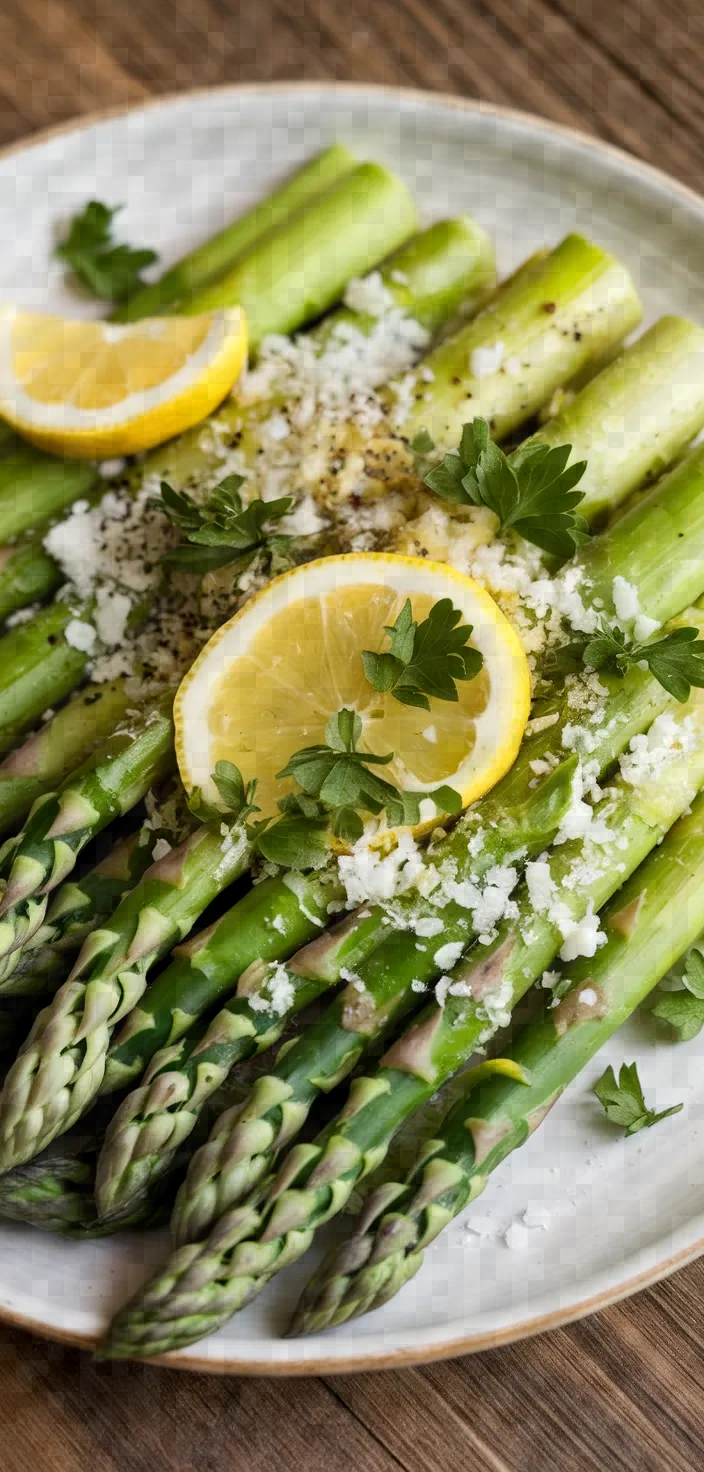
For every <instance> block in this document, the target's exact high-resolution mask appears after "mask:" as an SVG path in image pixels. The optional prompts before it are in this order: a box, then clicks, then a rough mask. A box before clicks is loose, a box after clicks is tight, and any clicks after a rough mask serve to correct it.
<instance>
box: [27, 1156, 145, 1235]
mask: <svg viewBox="0 0 704 1472" xmlns="http://www.w3.org/2000/svg"><path fill="white" fill-rule="evenodd" d="M98 1149H99V1140H95V1141H93V1142H92V1143H91V1142H90V1141H86V1142H85V1143H84V1144H83V1145H82V1147H81V1146H78V1145H77V1146H76V1147H74V1148H71V1146H70V1145H69V1146H68V1147H67V1149H66V1150H65V1151H63V1152H62V1153H61V1154H55V1155H53V1156H50V1157H49V1158H42V1159H40V1160H33V1161H32V1162H31V1163H30V1164H29V1165H22V1166H19V1167H18V1168H17V1170H13V1171H9V1172H8V1173H7V1174H6V1175H4V1176H2V1177H0V1218H4V1219H6V1220H8V1221H15V1222H22V1223H24V1224H25V1225H26V1226H32V1227H36V1228H38V1229H39V1230H40V1231H42V1232H52V1233H54V1234H56V1235H59V1236H61V1237H71V1238H74V1239H76V1240H78V1241H81V1240H86V1239H90V1238H92V1237H105V1236H108V1235H109V1233H110V1232H111V1231H112V1232H114V1231H118V1230H123V1229H125V1228H129V1227H132V1226H136V1225H138V1224H139V1225H148V1224H149V1222H148V1220H147V1219H145V1218H148V1216H149V1215H151V1212H152V1211H153V1207H152V1206H151V1204H150V1207H147V1208H146V1210H141V1211H138V1212H135V1213H134V1215H133V1216H131V1217H129V1218H126V1219H125V1220H124V1221H122V1222H120V1224H119V1227H118V1226H113V1227H111V1228H107V1229H106V1228H105V1227H104V1226H103V1225H101V1224H100V1223H99V1222H98V1220H97V1217H96V1213H95V1203H94V1201H93V1184H94V1180H95V1161H96V1158H97V1153H98Z"/></svg>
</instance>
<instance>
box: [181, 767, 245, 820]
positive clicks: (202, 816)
mask: <svg viewBox="0 0 704 1472" xmlns="http://www.w3.org/2000/svg"><path fill="white" fill-rule="evenodd" d="M213 782H214V784H215V786H216V788H217V790H218V794H219V796H220V798H221V800H222V807H221V808H219V807H215V806H214V805H213V804H212V803H208V802H206V801H205V799H204V797H203V794H202V791H201V789H200V787H194V788H193V791H192V792H191V793H190V795H189V798H188V806H189V808H190V810H191V812H192V813H193V814H194V815H195V817H196V818H198V819H199V820H200V822H201V823H219V822H221V821H222V819H223V817H226V818H227V819H228V820H229V821H230V822H235V821H236V820H237V819H241V820H242V821H243V822H244V821H245V819H246V818H248V817H249V815H250V813H258V812H259V808H258V807H256V805H255V802H254V798H255V796H256V791H257V782H256V778H255V779H254V780H253V781H252V782H247V783H246V784H245V781H244V778H243V776H242V773H241V772H240V769H239V767H236V766H235V764H234V762H216V763H215V771H214V772H213Z"/></svg>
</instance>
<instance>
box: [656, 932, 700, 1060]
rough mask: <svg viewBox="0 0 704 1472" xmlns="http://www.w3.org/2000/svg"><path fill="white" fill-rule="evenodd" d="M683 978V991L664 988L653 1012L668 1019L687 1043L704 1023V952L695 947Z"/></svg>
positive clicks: (662, 1018)
mask: <svg viewBox="0 0 704 1472" xmlns="http://www.w3.org/2000/svg"><path fill="white" fill-rule="evenodd" d="M682 980H683V982H684V991H679V992H663V993H662V995H661V996H660V997H659V998H658V1000H657V1002H656V1004H655V1006H654V1007H653V1016H654V1017H659V1018H660V1020H661V1021H662V1022H667V1023H669V1025H670V1027H672V1028H674V1030H675V1032H676V1033H677V1034H678V1035H679V1040H680V1042H681V1043H688V1042H689V1041H690V1039H691V1038H696V1037H697V1035H698V1033H700V1032H701V1030H702V1028H703V1027H704V956H703V955H702V953H701V951H699V950H697V948H696V947H694V948H693V949H692V950H691V951H690V953H689V955H688V957H687V960H686V963H685V967H684V971H683V973H682Z"/></svg>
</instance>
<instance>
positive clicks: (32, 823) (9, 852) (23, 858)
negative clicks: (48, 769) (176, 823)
mask: <svg viewBox="0 0 704 1472" xmlns="http://www.w3.org/2000/svg"><path fill="white" fill-rule="evenodd" d="M172 703H173V697H172V694H171V692H170V691H169V692H168V693H167V694H165V695H164V696H163V697H161V699H160V700H159V701H157V702H156V703H155V705H154V706H153V708H152V709H151V710H150V711H147V712H144V713H142V714H140V715H138V716H136V717H129V718H127V717H126V718H125V721H124V723H123V726H122V727H121V728H118V730H116V731H115V733H114V734H113V735H112V736H111V737H110V739H109V740H108V741H107V742H106V744H105V746H104V747H102V748H101V750H100V752H99V753H98V755H97V758H96V759H95V760H94V761H93V762H92V763H91V765H90V768H89V770H88V771H86V772H85V773H84V774H83V775H80V776H78V777H77V778H76V779H75V781H74V780H72V779H69V781H68V782H67V783H65V784H64V786H63V787H62V788H60V789H59V790H58V791H57V792H51V793H48V794H46V795H45V796H44V797H42V798H40V799H39V800H38V801H37V802H36V803H35V806H34V808H33V809H32V811H31V813H30V815H29V818H28V819H27V822H26V824H25V827H24V828H23V830H22V832H21V833H20V834H19V835H17V837H15V838H10V839H7V840H6V842H5V843H4V844H3V846H2V848H0V892H1V894H2V898H1V899H0V955H1V956H4V955H6V954H7V952H8V951H12V950H15V949H16V948H17V947H19V946H22V945H23V944H24V943H25V941H27V940H28V939H29V937H30V936H31V935H33V934H34V932H35V930H37V929H38V927H39V925H41V923H42V921H43V919H44V915H45V913H46V907H47V903H48V896H49V894H50V892H51V890H53V889H55V888H56V887H57V885H59V884H61V883H63V881H64V880H65V879H67V878H68V875H69V874H70V873H71V871H72V869H73V867H74V865H75V863H76V859H77V857H78V855H79V853H80V852H81V850H82V849H83V848H85V845H86V844H87V843H88V842H89V840H90V839H91V838H94V837H95V836H96V834H98V833H100V832H101V831H102V830H103V829H104V828H105V827H107V824H108V823H110V822H111V821H112V820H113V819H114V818H116V817H118V816H119V815H120V814H121V813H125V812H129V810H130V808H131V807H134V805H135V803H137V802H139V800H140V798H142V797H144V795H145V793H146V792H148V791H149V788H150V787H151V786H152V784H153V783H155V782H158V781H160V780H161V778H162V777H164V776H166V775H167V773H168V772H169V771H170V769H171V767H172V765H173V719H172V714H171V709H172Z"/></svg>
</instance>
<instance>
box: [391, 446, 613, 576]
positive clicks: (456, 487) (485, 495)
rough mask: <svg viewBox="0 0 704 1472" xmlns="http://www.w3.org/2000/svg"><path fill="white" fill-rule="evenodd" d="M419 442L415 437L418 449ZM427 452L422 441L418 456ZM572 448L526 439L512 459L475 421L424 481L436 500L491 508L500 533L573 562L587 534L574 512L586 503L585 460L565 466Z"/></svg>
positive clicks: (583, 522)
mask: <svg viewBox="0 0 704 1472" xmlns="http://www.w3.org/2000/svg"><path fill="white" fill-rule="evenodd" d="M418 443H419V437H418V436H416V440H415V441H414V446H417V445H418ZM428 448H429V437H424V438H423V439H422V444H421V448H420V452H419V453H420V454H421V455H424V454H425V453H426V452H427V450H428ZM571 450H572V446H571V445H556V446H555V447H554V448H552V449H551V448H550V447H549V446H548V445H546V444H543V443H541V441H540V440H533V441H531V440H528V441H527V442H526V444H525V445H519V447H518V449H516V450H513V451H512V452H511V454H510V455H505V454H504V452H503V450H501V449H499V446H498V445H496V444H495V443H494V441H493V440H492V439H491V435H490V433H489V425H488V423H487V420H486V419H473V420H472V421H471V423H470V424H465V425H464V426H463V429H462V437H461V439H460V443H459V448H458V449H457V450H456V451H453V452H451V453H450V454H448V455H445V456H444V458H443V460H441V462H440V463H439V464H438V465H435V466H433V468H432V469H431V470H429V471H428V472H427V473H426V474H425V475H424V477H423V480H424V483H425V485H427V486H429V488H430V490H431V491H434V492H435V494H436V495H437V496H441V497H442V498H443V500H445V501H454V502H455V503H457V504H458V505H464V506H488V507H489V508H490V510H491V511H493V512H495V514H496V515H497V516H498V518H499V522H500V524H501V531H507V530H508V529H509V528H510V527H513V529H514V530H515V531H517V532H519V533H520V535H521V536H522V537H525V539H526V541H528V542H533V543H535V545H536V546H537V547H542V549H543V551H545V552H551V553H553V554H554V555H555V556H557V557H563V558H566V557H571V556H572V554H573V552H574V550H575V547H576V546H578V545H579V544H580V543H581V542H583V541H585V539H586V537H587V536H588V535H589V532H588V527H587V523H586V521H585V520H584V517H582V516H579V515H577V514H576V512H575V510H574V508H575V506H578V505H579V502H580V501H581V500H582V499H583V493H582V492H581V491H575V490H574V487H575V486H576V485H577V483H578V481H580V480H581V479H582V476H583V475H584V472H585V470H586V468H587V463H586V460H580V461H578V462H576V463H575V464H574V465H568V464H567V462H568V460H569V457H570V453H571Z"/></svg>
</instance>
